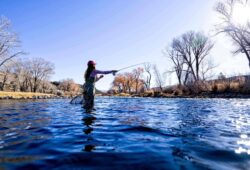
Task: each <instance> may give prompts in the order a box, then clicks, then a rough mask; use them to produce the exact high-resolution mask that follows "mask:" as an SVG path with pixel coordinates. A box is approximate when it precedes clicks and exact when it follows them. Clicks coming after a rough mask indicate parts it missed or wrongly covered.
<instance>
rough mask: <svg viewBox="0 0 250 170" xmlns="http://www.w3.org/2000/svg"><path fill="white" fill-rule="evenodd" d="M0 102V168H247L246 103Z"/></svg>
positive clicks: (249, 124) (249, 110) (249, 120)
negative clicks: (87, 107)
mask: <svg viewBox="0 0 250 170" xmlns="http://www.w3.org/2000/svg"><path fill="white" fill-rule="evenodd" d="M96 109H97V110H96V111H95V113H92V114H87V113H85V112H84V110H83V109H82V108H81V106H80V105H71V104H69V100H62V99H61V100H37V101H31V100H29V101H14V100H9V101H3V100H2V101H0V169H230V170H231V169H250V100H249V99H231V100H225V99H158V98H111V97H97V98H96Z"/></svg>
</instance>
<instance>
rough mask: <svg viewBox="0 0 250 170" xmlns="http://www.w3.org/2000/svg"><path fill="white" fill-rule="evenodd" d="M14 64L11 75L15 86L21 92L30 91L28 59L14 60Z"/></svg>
mask: <svg viewBox="0 0 250 170" xmlns="http://www.w3.org/2000/svg"><path fill="white" fill-rule="evenodd" d="M14 63H15V65H14V68H13V75H14V77H15V82H16V85H17V87H18V88H19V90H20V91H22V92H28V91H31V87H30V81H29V80H30V78H31V74H30V71H29V65H28V64H29V60H27V59H18V60H15V61H14Z"/></svg>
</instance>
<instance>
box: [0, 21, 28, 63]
mask: <svg viewBox="0 0 250 170" xmlns="http://www.w3.org/2000/svg"><path fill="white" fill-rule="evenodd" d="M10 26H11V23H10V21H9V20H8V19H7V18H5V17H0V67H1V66H2V65H3V64H5V63H6V62H8V61H9V60H11V59H12V58H14V57H16V56H18V55H20V54H23V52H22V51H17V48H18V47H20V41H19V40H18V38H17V35H16V34H15V33H13V32H12V31H11V29H10Z"/></svg>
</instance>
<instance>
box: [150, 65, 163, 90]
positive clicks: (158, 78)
mask: <svg viewBox="0 0 250 170" xmlns="http://www.w3.org/2000/svg"><path fill="white" fill-rule="evenodd" d="M153 70H154V75H155V83H156V86H157V87H159V88H160V90H161V91H162V90H163V86H164V80H163V77H162V75H161V74H160V71H159V69H158V67H157V66H156V65H154V66H153Z"/></svg>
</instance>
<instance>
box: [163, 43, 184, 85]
mask: <svg viewBox="0 0 250 170" xmlns="http://www.w3.org/2000/svg"><path fill="white" fill-rule="evenodd" d="M163 54H164V55H165V56H166V57H167V58H168V59H170V62H171V63H172V64H173V68H172V69H170V70H168V72H169V73H175V74H176V76H177V79H178V82H179V85H182V78H183V74H184V60H183V57H182V56H181V54H179V53H178V52H177V51H175V50H173V49H171V50H169V49H168V48H166V50H165V51H163Z"/></svg>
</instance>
